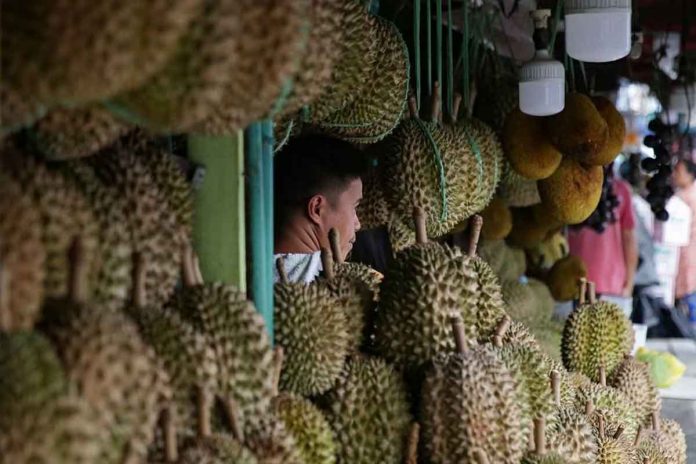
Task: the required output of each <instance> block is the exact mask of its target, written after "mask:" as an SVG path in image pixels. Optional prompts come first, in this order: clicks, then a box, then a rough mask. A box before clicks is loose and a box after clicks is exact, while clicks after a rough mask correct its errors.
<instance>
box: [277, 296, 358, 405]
mask: <svg viewBox="0 0 696 464" xmlns="http://www.w3.org/2000/svg"><path fill="white" fill-rule="evenodd" d="M274 314H275V320H274V328H275V339H276V342H277V343H278V345H279V346H282V347H283V350H284V354H285V357H284V362H283V368H282V371H281V374H280V387H281V389H283V390H287V391H290V392H292V393H297V394H299V395H305V396H309V395H317V394H320V393H324V392H326V391H327V390H328V389H330V388H331V386H332V385H333V384H334V382H335V381H336V379H337V378H338V376H339V374H340V373H341V369H342V367H343V363H344V360H345V358H346V356H347V355H348V351H349V349H350V347H351V346H352V345H354V343H355V342H354V341H353V336H352V334H349V332H348V328H349V325H348V319H347V314H346V313H344V312H343V310H342V308H341V299H340V298H338V297H336V296H334V295H332V293H331V292H330V291H329V289H328V288H327V287H325V286H322V285H319V284H312V285H304V284H296V283H290V284H276V285H275V313H274Z"/></svg>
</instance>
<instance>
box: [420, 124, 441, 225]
mask: <svg viewBox="0 0 696 464" xmlns="http://www.w3.org/2000/svg"><path fill="white" fill-rule="evenodd" d="M413 120H414V121H416V125H417V126H418V128H419V129H420V130H421V132H422V133H423V135H425V138H426V139H427V140H428V144H429V145H430V148H431V150H432V153H433V158H434V160H435V166H436V167H437V174H438V177H439V181H440V200H441V202H442V208H441V211H440V222H441V223H442V222H444V221H446V220H447V216H448V211H447V203H448V201H447V178H446V177H445V164H444V163H443V161H442V153H440V147H438V146H437V143H436V142H435V139H434V138H433V134H432V133H431V132H430V130H429V129H428V128H427V127H426V126H425V124H424V123H423V121H421V120H420V118H414V119H413Z"/></svg>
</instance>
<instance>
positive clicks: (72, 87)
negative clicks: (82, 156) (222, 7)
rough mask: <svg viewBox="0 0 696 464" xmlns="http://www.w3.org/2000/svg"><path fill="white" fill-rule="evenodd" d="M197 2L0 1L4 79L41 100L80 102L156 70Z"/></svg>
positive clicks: (133, 82)
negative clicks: (4, 2) (0, 7)
mask: <svg viewBox="0 0 696 464" xmlns="http://www.w3.org/2000/svg"><path fill="white" fill-rule="evenodd" d="M198 5H199V2H196V1H195V0H176V1H170V0H156V1H134V2H113V3H107V2H100V3H98V4H95V3H94V2H91V1H58V2H57V1H37V2H31V3H22V2H12V3H7V4H3V15H2V31H3V33H2V50H3V54H2V69H3V80H6V81H7V82H8V83H11V85H13V86H15V87H16V88H17V89H18V90H21V91H22V93H25V94H27V95H36V97H37V98H39V99H40V100H42V101H45V102H47V103H54V102H56V101H58V102H66V103H71V104H75V103H81V102H82V103H84V102H89V101H94V100H100V99H104V98H108V97H110V96H112V95H114V94H116V93H118V92H122V91H125V90H128V89H132V88H134V87H136V86H138V85H140V84H142V83H143V82H145V81H146V80H147V79H148V77H150V76H151V75H152V74H153V73H154V72H156V71H157V70H158V69H159V68H160V67H161V66H162V65H163V64H164V63H165V62H166V60H167V59H168V58H169V55H170V54H171V53H172V52H173V50H174V49H175V47H176V45H177V43H178V41H179V38H180V37H181V36H182V35H183V34H184V32H185V31H186V29H187V27H188V24H189V21H190V19H191V17H192V16H193V15H194V12H195V11H196V10H197V7H198Z"/></svg>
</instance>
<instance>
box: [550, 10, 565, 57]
mask: <svg viewBox="0 0 696 464" xmlns="http://www.w3.org/2000/svg"><path fill="white" fill-rule="evenodd" d="M563 1H564V0H558V2H557V3H556V11H554V12H553V26H552V27H551V40H550V42H549V55H550V56H553V51H554V49H555V47H556V35H558V34H557V32H558V24H559V23H560V22H561V11H563Z"/></svg>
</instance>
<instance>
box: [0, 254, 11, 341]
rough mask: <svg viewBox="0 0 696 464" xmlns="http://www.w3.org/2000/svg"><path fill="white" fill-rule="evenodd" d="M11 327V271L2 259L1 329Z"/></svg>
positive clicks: (0, 264)
mask: <svg viewBox="0 0 696 464" xmlns="http://www.w3.org/2000/svg"><path fill="white" fill-rule="evenodd" d="M11 327H12V313H11V311H10V271H9V270H8V269H7V267H6V266H5V265H3V263H2V260H0V330H10V329H11Z"/></svg>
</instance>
